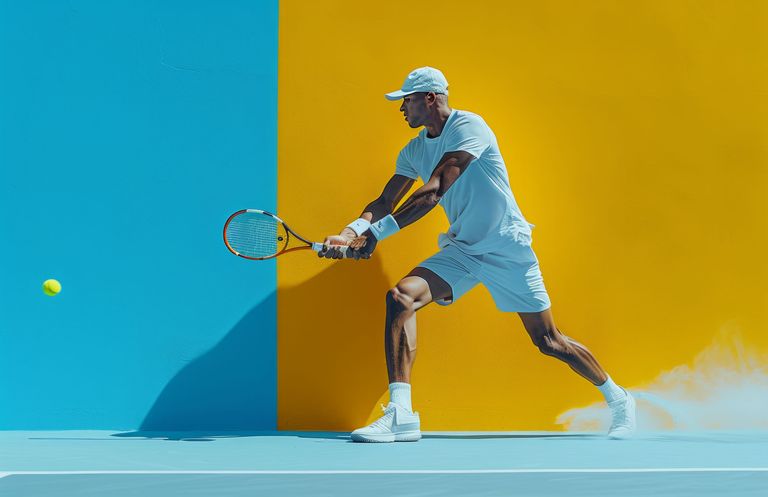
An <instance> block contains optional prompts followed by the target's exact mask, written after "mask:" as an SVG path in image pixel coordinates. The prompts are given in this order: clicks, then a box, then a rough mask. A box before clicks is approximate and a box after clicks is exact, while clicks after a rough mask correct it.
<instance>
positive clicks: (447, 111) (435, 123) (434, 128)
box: [424, 107, 451, 138]
mask: <svg viewBox="0 0 768 497" xmlns="http://www.w3.org/2000/svg"><path fill="white" fill-rule="evenodd" d="M450 115H451V108H450V107H442V108H440V109H437V112H436V113H435V116H434V118H433V119H432V122H431V123H429V124H425V125H424V127H425V128H427V137H429V138H437V137H438V136H440V133H442V132H443V128H444V127H445V123H446V122H447V121H448V118H449V117H450Z"/></svg>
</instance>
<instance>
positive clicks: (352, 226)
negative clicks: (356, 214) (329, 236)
mask: <svg viewBox="0 0 768 497" xmlns="http://www.w3.org/2000/svg"><path fill="white" fill-rule="evenodd" d="M370 227H371V222H370V221H368V220H367V219H365V218H362V217H361V218H359V219H355V220H354V221H352V222H351V223H349V224H348V225H347V226H346V228H344V229H345V230H347V229H348V230H350V231H352V232H353V233H354V234H355V235H354V236H360V235H362V234H363V233H365V232H366V231H368V228H370ZM342 233H343V231H342Z"/></svg>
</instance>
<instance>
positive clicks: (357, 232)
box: [318, 67, 635, 442]
mask: <svg viewBox="0 0 768 497" xmlns="http://www.w3.org/2000/svg"><path fill="white" fill-rule="evenodd" d="M386 98H387V99H389V100H393V101H394V100H402V101H403V102H402V105H401V106H400V111H401V112H402V113H403V114H404V116H405V120H406V121H407V122H408V125H409V126H410V127H411V128H418V127H421V126H423V127H424V129H422V130H421V131H420V132H419V134H418V136H416V138H414V139H412V140H411V141H410V142H409V143H408V145H406V146H405V148H403V149H402V151H401V152H400V155H399V156H398V158H397V163H396V168H395V174H394V176H392V178H391V179H390V180H389V182H388V183H387V185H386V186H385V187H384V191H383V192H382V194H381V196H379V198H377V199H376V200H374V201H373V202H371V203H370V204H369V205H368V206H367V207H366V208H365V209H364V211H363V213H362V214H361V215H360V218H359V219H357V220H356V221H354V222H352V223H350V224H349V225H348V226H347V227H346V228H344V230H342V232H341V233H340V234H339V235H334V236H329V237H327V238H326V239H325V244H326V245H327V248H326V249H324V250H323V251H321V252H319V253H318V255H319V256H320V257H325V258H332V259H338V258H341V257H343V254H342V253H341V251H340V250H339V249H338V248H335V247H333V245H349V247H350V248H349V249H347V250H348V253H347V257H353V258H355V259H367V258H369V257H370V256H371V254H372V253H373V251H374V249H375V248H376V245H377V243H378V242H380V241H382V240H383V239H384V238H386V237H387V236H390V235H392V234H394V233H396V232H397V231H398V230H400V229H402V228H404V227H406V226H408V225H409V224H411V223H413V222H415V221H417V220H418V219H420V218H421V217H422V216H424V215H425V214H426V213H428V212H429V211H430V210H432V209H433V208H434V207H435V206H436V205H438V204H440V205H442V206H443V209H445V213H446V215H447V216H448V219H449V221H450V223H451V226H450V229H449V230H448V232H447V233H442V234H440V236H439V238H438V245H439V247H440V249H441V250H440V252H438V253H437V254H435V255H433V256H432V257H430V258H428V259H427V260H425V261H423V262H422V263H421V264H419V265H418V266H417V267H416V268H414V269H413V270H412V271H411V272H410V273H408V274H407V275H406V276H405V277H404V278H403V279H401V280H400V281H399V282H398V283H397V284H396V285H395V287H394V288H392V289H391V290H390V291H389V292H388V294H387V298H386V304H387V317H386V325H385V333H384V338H385V340H384V342H385V351H386V357H387V372H388V374H389V382H390V385H389V391H390V402H389V404H388V405H387V407H386V408H385V409H384V415H383V416H382V417H381V418H380V419H378V420H377V421H375V422H374V423H372V424H371V425H369V426H366V427H364V428H360V429H357V430H355V431H354V432H352V435H351V436H352V439H353V440H355V441H359V442H400V441H416V440H419V439H420V438H421V431H420V424H419V415H418V413H414V412H413V408H412V406H411V385H410V373H411V367H412V365H413V361H414V359H415V357H416V311H418V310H419V309H421V308H422V307H424V306H426V305H427V304H429V303H430V302H433V301H434V302H437V303H438V304H439V305H448V304H450V303H451V302H454V301H456V300H458V299H459V298H460V297H461V296H462V295H463V294H465V293H466V292H467V291H469V290H470V289H471V288H472V287H474V286H475V285H476V284H477V283H482V284H484V285H485V286H486V287H487V288H488V290H489V291H490V293H491V295H492V296H493V299H494V301H495V303H496V306H497V307H498V308H499V310H501V311H503V312H516V313H518V315H519V316H520V318H521V320H522V322H523V325H524V327H525V329H526V331H527V332H528V334H529V335H530V337H531V340H532V341H533V343H534V344H535V345H536V346H537V347H538V348H539V350H540V351H541V352H542V353H544V354H546V355H549V356H553V357H556V358H557V359H560V360H561V361H563V362H565V363H566V364H568V366H570V367H571V369H573V370H574V371H575V372H576V373H578V374H579V375H581V376H583V377H584V378H586V379H587V380H588V381H590V382H592V384H594V385H596V386H597V388H598V389H599V390H600V391H601V393H602V394H603V395H604V396H605V399H606V401H607V403H608V406H609V407H610V409H611V412H612V417H613V421H612V425H611V428H610V431H609V433H608V435H609V436H610V437H611V438H627V437H629V436H630V435H631V434H632V432H633V431H634V430H635V400H634V398H633V397H632V395H630V394H629V393H628V392H627V391H626V390H624V389H623V388H621V387H619V386H618V385H616V384H615V383H614V382H613V380H611V378H610V376H608V375H607V374H606V373H605V371H604V370H603V369H602V368H601V367H600V365H599V364H598V362H597V360H595V358H594V356H593V355H592V354H591V353H590V352H589V350H587V348H586V347H584V346H583V345H581V344H580V343H578V342H576V341H575V340H573V339H571V338H569V337H567V336H565V335H564V334H562V333H561V332H560V330H558V329H557V327H556V326H555V320H554V318H553V316H552V311H551V309H550V300H549V296H548V295H547V291H546V289H545V287H544V281H543V279H542V276H541V272H540V270H539V264H538V259H537V258H536V255H535V254H534V252H533V249H532V248H531V228H532V227H533V225H532V224H530V223H528V222H527V221H526V220H525V218H524V217H523V214H522V213H521V212H520V209H519V208H518V206H517V203H516V201H515V198H514V196H513V194H512V190H511V188H510V185H509V178H508V176H507V170H506V166H505V165H504V160H503V159H502V157H501V153H500V152H499V146H498V143H497V142H496V137H495V135H494V134H493V132H492V131H491V129H490V128H489V127H488V125H487V124H486V123H485V121H483V119H482V118H481V117H480V116H478V115H476V114H473V113H471V112H466V111H460V110H455V109H451V108H450V107H449V106H448V81H447V80H446V79H445V77H444V76H443V74H442V73H441V72H440V71H439V70H437V69H434V68H431V67H422V68H419V69H416V70H414V71H413V72H411V73H410V74H409V75H408V77H407V78H406V80H405V82H404V83H403V86H402V88H401V89H400V90H398V91H394V92H392V93H388V94H387V95H386ZM419 176H420V177H421V178H422V179H423V181H424V185H423V186H422V187H421V188H419V189H418V190H416V191H415V192H414V193H413V195H411V196H410V197H409V198H408V199H407V200H406V201H405V202H404V203H403V205H402V206H401V207H400V208H399V209H397V211H395V212H392V211H393V210H394V208H395V206H396V205H397V204H398V203H399V202H400V200H401V199H402V198H403V196H404V195H405V193H406V192H408V190H409V189H410V187H411V185H413V182H414V180H415V179H416V178H417V177H419Z"/></svg>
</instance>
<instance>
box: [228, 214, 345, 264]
mask: <svg viewBox="0 0 768 497" xmlns="http://www.w3.org/2000/svg"><path fill="white" fill-rule="evenodd" d="M291 236H293V237H294V238H296V239H297V240H298V241H299V242H301V244H300V245H299V246H296V247H291V248H288V244H289V243H290V242H291ZM224 243H225V244H226V245H227V248H228V249H229V251H230V252H232V253H233V254H235V255H239V256H240V257H244V258H245V259H250V260H253V261H261V260H264V259H272V258H273V257H277V256H278V255H283V254H287V253H288V252H294V251H296V250H307V249H312V250H314V251H315V252H320V251H321V250H322V249H323V248H324V247H325V246H324V245H323V244H322V243H316V242H310V241H309V240H306V239H305V238H303V237H301V236H299V235H298V234H297V233H296V232H295V231H293V230H292V229H291V228H289V227H288V225H287V224H285V222H284V221H283V220H282V219H280V218H279V217H277V216H276V215H274V214H272V213H271V212H267V211H261V210H258V209H243V210H241V211H237V212H235V213H234V214H232V215H231V216H229V219H227V222H226V223H225V224H224ZM334 247H336V248H338V249H339V250H340V251H341V252H342V254H344V257H346V253H347V249H348V248H349V247H348V246H346V245H341V246H336V245H334Z"/></svg>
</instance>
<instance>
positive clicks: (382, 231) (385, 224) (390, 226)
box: [370, 214, 400, 241]
mask: <svg viewBox="0 0 768 497" xmlns="http://www.w3.org/2000/svg"><path fill="white" fill-rule="evenodd" d="M370 230H371V233H373V236H375V237H376V240H378V241H381V240H383V239H385V238H387V237H388V236H391V235H394V234H395V233H397V232H398V231H400V226H399V225H398V224H397V221H396V220H395V218H394V216H392V214H389V215H388V216H385V217H383V218H381V219H379V220H378V221H376V222H375V223H371V227H370Z"/></svg>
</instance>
